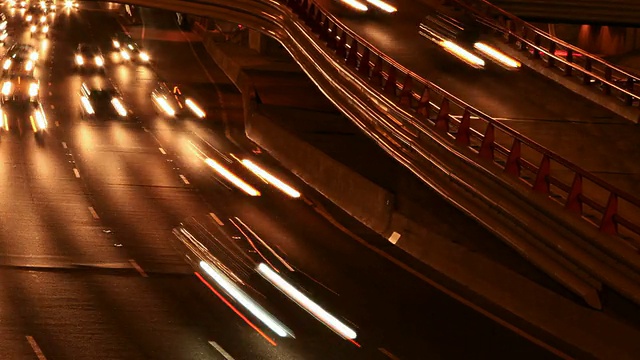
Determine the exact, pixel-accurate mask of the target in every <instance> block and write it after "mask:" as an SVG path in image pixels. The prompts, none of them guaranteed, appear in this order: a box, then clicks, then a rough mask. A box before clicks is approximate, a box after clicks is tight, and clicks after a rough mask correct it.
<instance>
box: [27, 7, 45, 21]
mask: <svg viewBox="0 0 640 360" xmlns="http://www.w3.org/2000/svg"><path fill="white" fill-rule="evenodd" d="M47 13H48V11H47V9H43V8H41V7H40V6H39V5H35V4H34V5H30V6H29V8H28V9H27V11H26V12H25V13H24V20H25V21H26V22H27V23H31V22H34V21H40V22H45V21H47Z"/></svg>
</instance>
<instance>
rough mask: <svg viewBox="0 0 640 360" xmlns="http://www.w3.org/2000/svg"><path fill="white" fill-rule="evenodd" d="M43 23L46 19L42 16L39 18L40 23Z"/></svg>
mask: <svg viewBox="0 0 640 360" xmlns="http://www.w3.org/2000/svg"><path fill="white" fill-rule="evenodd" d="M45 21H47V17H46V16H44V15H42V16H40V22H41V23H43V22H45Z"/></svg>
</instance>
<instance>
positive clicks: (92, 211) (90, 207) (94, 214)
mask: <svg viewBox="0 0 640 360" xmlns="http://www.w3.org/2000/svg"><path fill="white" fill-rule="evenodd" d="M89 212H90V213H91V216H93V218H94V219H96V220H98V219H100V216H98V213H97V212H96V210H95V209H94V208H93V206H89Z"/></svg>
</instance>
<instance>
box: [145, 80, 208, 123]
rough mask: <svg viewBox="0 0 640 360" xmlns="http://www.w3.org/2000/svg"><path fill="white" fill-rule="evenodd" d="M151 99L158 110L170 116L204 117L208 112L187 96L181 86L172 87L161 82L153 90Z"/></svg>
mask: <svg viewBox="0 0 640 360" xmlns="http://www.w3.org/2000/svg"><path fill="white" fill-rule="evenodd" d="M151 100H152V101H153V105H154V106H155V108H156V110H157V111H158V112H159V113H160V114H162V115H164V116H168V117H197V118H200V119H203V118H205V117H206V116H207V114H206V113H205V112H204V111H203V110H202V108H201V107H200V106H198V104H197V103H196V102H195V101H194V100H193V99H191V98H188V97H185V96H184V94H183V93H182V90H181V89H180V87H179V86H177V85H175V86H172V87H170V86H169V85H168V84H167V83H165V82H161V83H160V84H158V87H156V88H155V89H154V90H153V92H151Z"/></svg>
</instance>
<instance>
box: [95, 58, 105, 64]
mask: <svg viewBox="0 0 640 360" xmlns="http://www.w3.org/2000/svg"><path fill="white" fill-rule="evenodd" d="M95 62H96V65H98V66H100V67H102V66H104V59H103V58H102V56H96V58H95Z"/></svg>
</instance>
